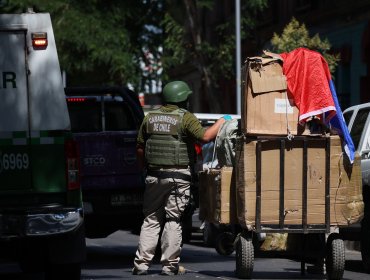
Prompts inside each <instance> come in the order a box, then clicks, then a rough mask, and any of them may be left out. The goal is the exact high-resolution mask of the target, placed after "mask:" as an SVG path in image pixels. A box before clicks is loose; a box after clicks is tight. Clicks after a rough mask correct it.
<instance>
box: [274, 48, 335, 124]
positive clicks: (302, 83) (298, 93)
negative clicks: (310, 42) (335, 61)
mask: <svg viewBox="0 0 370 280" xmlns="http://www.w3.org/2000/svg"><path fill="white" fill-rule="evenodd" d="M281 57H282V58H283V60H284V63H283V73H284V75H285V76H286V78H287V85H288V94H290V95H291V96H292V97H293V99H294V103H295V105H296V106H297V108H298V109H299V121H300V122H305V120H306V119H307V118H309V117H312V116H318V117H320V118H321V115H322V114H323V113H326V112H328V114H326V115H327V119H326V120H325V121H328V120H329V119H330V118H331V117H332V116H334V115H335V114H336V109H335V104H334V100H333V97H332V94H331V91H330V87H329V81H330V80H331V76H330V71H329V67H328V64H327V62H326V61H325V59H324V58H323V57H322V56H321V54H320V53H318V52H315V51H311V50H308V49H305V48H298V49H295V50H293V51H291V52H289V53H282V54H281Z"/></svg>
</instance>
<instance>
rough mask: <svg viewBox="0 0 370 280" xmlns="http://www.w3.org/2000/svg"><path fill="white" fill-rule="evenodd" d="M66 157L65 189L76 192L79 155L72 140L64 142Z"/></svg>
mask: <svg viewBox="0 0 370 280" xmlns="http://www.w3.org/2000/svg"><path fill="white" fill-rule="evenodd" d="M64 150H65V155H66V179H67V189H68V190H76V189H79V188H80V155H79V151H78V148H77V143H76V141H74V140H66V142H65V143H64Z"/></svg>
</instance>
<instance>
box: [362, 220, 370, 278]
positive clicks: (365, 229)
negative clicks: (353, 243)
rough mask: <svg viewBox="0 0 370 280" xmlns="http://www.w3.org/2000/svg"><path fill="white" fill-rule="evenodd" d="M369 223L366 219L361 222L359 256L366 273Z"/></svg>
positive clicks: (369, 251) (369, 254)
mask: <svg viewBox="0 0 370 280" xmlns="http://www.w3.org/2000/svg"><path fill="white" fill-rule="evenodd" d="M369 236H370V224H369V222H368V219H363V220H362V222H361V257H362V264H363V266H364V269H365V271H366V272H367V273H370V240H369Z"/></svg>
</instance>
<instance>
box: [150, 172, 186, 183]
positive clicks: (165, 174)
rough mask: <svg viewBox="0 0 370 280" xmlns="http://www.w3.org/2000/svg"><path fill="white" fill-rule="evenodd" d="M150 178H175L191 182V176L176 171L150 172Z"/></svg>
mask: <svg viewBox="0 0 370 280" xmlns="http://www.w3.org/2000/svg"><path fill="white" fill-rule="evenodd" d="M147 174H148V175H149V176H153V177H159V178H173V179H180V180H184V181H188V182H190V181H191V176H190V175H187V174H182V173H179V172H176V171H162V170H148V173H147Z"/></svg>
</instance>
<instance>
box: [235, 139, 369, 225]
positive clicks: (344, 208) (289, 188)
mask: <svg viewBox="0 0 370 280" xmlns="http://www.w3.org/2000/svg"><path fill="white" fill-rule="evenodd" d="M306 138H307V174H306V175H307V224H309V225H324V224H325V213H326V209H325V197H326V195H325V182H326V179H327V178H326V159H325V157H326V144H325V141H317V139H315V138H313V137H306ZM328 140H329V141H330V169H329V176H330V177H329V178H328V179H329V180H330V193H329V194H330V209H329V212H330V215H329V216H330V224H331V225H349V224H352V223H355V222H358V221H360V220H361V218H362V215H363V207H364V205H363V200H362V185H361V184H362V181H361V166H360V158H359V157H356V159H355V162H354V163H353V165H351V164H350V163H349V162H347V161H346V160H344V159H346V158H345V157H343V152H342V147H341V140H340V138H339V137H338V136H330V137H329V139H328ZM256 145H257V140H254V139H253V138H251V139H248V138H247V139H244V138H240V139H238V144H237V151H236V153H237V155H236V160H237V162H236V166H237V167H236V177H237V178H236V180H237V183H236V184H237V199H236V200H237V208H238V210H237V211H238V221H239V223H240V224H241V225H242V226H244V227H248V226H254V225H255V222H256V216H257V215H260V221H261V224H262V225H263V224H265V225H279V205H280V184H279V183H280V179H281V175H280V163H281V161H280V158H281V154H280V146H279V141H274V140H271V141H266V142H263V143H262V144H261V145H262V148H261V170H260V172H261V177H260V178H261V208H260V211H259V213H257V211H256V199H257V197H256V184H257V168H256V160H257V156H256ZM284 158H285V159H284V194H283V196H284V201H283V203H284V204H283V205H284V221H283V222H284V225H285V226H288V225H302V224H303V220H302V219H303V215H302V214H303V191H302V182H303V168H302V166H303V141H301V140H295V139H293V140H292V141H289V142H286V147H285V149H284Z"/></svg>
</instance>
